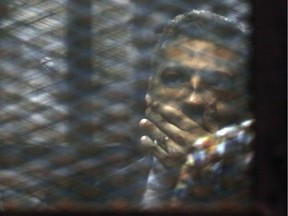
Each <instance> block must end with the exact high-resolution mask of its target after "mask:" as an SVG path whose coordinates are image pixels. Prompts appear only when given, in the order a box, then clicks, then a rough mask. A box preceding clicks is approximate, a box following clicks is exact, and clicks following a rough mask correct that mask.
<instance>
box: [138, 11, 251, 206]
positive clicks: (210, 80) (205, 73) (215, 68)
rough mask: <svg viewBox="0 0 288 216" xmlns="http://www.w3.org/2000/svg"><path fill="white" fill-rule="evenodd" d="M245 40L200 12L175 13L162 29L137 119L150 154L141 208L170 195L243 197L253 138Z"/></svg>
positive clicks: (241, 32)
mask: <svg viewBox="0 0 288 216" xmlns="http://www.w3.org/2000/svg"><path fill="white" fill-rule="evenodd" d="M248 40H249V36H248V31H247V29H244V28H243V27H242V26H240V25H238V24H237V23H236V22H234V21H233V20H230V19H228V18H225V17H222V16H220V15H216V14H213V13H210V12H206V11H196V10H194V11H192V12H190V13H187V14H184V15H179V16H177V17H176V18H175V19H174V20H172V21H171V22H170V23H168V25H167V26H166V28H165V29H164V31H163V33H162V35H161V37H160V40H159V42H158V45H157V47H156V50H155V54H154V59H153V64H154V68H155V73H154V74H153V75H152V77H151V78H150V80H149V89H148V92H147V95H146V101H147V105H148V107H147V109H146V117H147V119H142V120H141V121H140V127H141V128H142V129H144V131H145V132H146V133H147V135H145V136H143V137H141V144H142V146H143V147H144V148H146V149H148V150H150V151H151V152H152V154H153V156H154V161H153V167H152V169H151V172H150V174H149V178H148V183H147V190H146V193H145V196H144V199H143V205H144V207H145V208H153V207H161V206H163V205H170V204H171V202H172V200H174V202H176V201H180V202H182V203H184V202H188V203H189V202H194V203H197V202H207V201H216V202H217V201H218V200H221V199H222V200H225V199H226V200H227V199H231V198H235V200H237V199H238V200H239V199H240V198H241V199H242V198H243V200H246V197H247V196H248V194H249V193H248V192H247V191H249V178H248V177H247V175H246V170H247V168H248V164H249V163H250V161H251V158H252V156H251V155H252V151H251V148H250V147H251V146H250V141H251V140H252V138H253V135H252V133H251V132H250V131H249V126H250V125H251V124H252V122H253V121H252V120H251V119H252V116H251V113H250V112H249V95H248V94H247V92H246V91H247V83H248V77H249V73H248V63H249V53H250V48H249V41H248ZM239 182H240V183H241V182H242V183H243V184H242V183H241V184H239ZM237 184H238V186H239V187H238V188H237ZM239 190H242V191H245V193H244V192H243V193H242V195H239V193H238V192H237V191H239ZM240 194H241V193H240ZM192 204H193V203H192Z"/></svg>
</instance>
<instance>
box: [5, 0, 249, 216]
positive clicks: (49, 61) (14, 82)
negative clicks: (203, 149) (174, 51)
mask: <svg viewBox="0 0 288 216" xmlns="http://www.w3.org/2000/svg"><path fill="white" fill-rule="evenodd" d="M0 4H1V8H2V7H3V8H5V9H3V11H5V13H3V15H1V20H0V28H1V35H0V55H1V57H0V68H1V71H0V73H1V81H0V88H1V89H0V91H1V109H0V121H1V125H0V142H1V145H0V154H1V156H0V166H1V170H0V201H1V210H4V211H5V210H19V209H20V210H22V209H33V210H37V209H49V210H59V209H60V210H61V209H66V210H79V209H80V210H82V209H85V210H87V209H109V208H110V207H112V208H115V209H119V208H122V209H123V208H124V209H125V208H126V209H129V208H135V207H136V208H137V207H139V206H138V205H139V202H140V201H141V198H142V194H143V192H144V190H145V184H146V180H147V175H148V171H149V165H150V164H149V161H150V160H148V162H146V160H147V159H146V158H145V157H144V156H145V154H144V153H142V152H141V149H140V147H139V137H140V135H141V131H140V130H139V128H138V122H139V120H140V119H141V118H143V116H144V110H145V106H146V104H145V101H144V95H145V92H146V89H147V80H148V77H149V76H150V74H151V67H150V56H151V52H152V49H153V47H154V46H155V44H156V41H157V35H158V34H159V33H160V32H161V29H162V28H163V26H164V25H165V24H166V22H167V21H168V20H170V19H171V18H173V17H174V16H175V15H177V14H180V13H183V12H187V11H189V10H191V9H203V10H211V11H214V12H218V13H220V14H222V15H225V16H228V17H231V18H235V19H238V20H240V21H241V22H244V23H247V22H249V13H250V6H249V2H246V1H239V0H225V1H220V0H217V1H209V0H206V1H203V0H202V1H198V0H194V1H188V0H181V1H163V0H159V1H151V0H149V1H148V0H145V1H143V0H108V1H107V0H105V1H104V0H101V1H88V0H87V1H77V0H73V1H72V0H71V1H67V0H49V1H48V0H41V1H40V0H15V1H1V2H0ZM1 14H2V13H1Z"/></svg>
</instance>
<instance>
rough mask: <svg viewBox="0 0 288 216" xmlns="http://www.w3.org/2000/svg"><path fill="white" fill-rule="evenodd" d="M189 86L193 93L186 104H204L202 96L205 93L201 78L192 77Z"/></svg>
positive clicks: (197, 76)
mask: <svg viewBox="0 0 288 216" xmlns="http://www.w3.org/2000/svg"><path fill="white" fill-rule="evenodd" d="M189 85H190V89H191V92H190V93H189V95H188V97H187V98H186V100H185V102H186V103H187V104H191V105H196V104H199V105H200V104H202V103H203V102H204V101H203V98H202V96H201V92H202V91H203V89H202V80H201V77H200V76H199V75H195V76H192V77H191V79H190V83H189Z"/></svg>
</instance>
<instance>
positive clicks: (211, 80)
mask: <svg viewBox="0 0 288 216" xmlns="http://www.w3.org/2000/svg"><path fill="white" fill-rule="evenodd" d="M205 80H206V83H207V85H208V86H210V87H212V88H214V89H215V90H220V91H228V90H231V89H233V85H234V82H233V79H232V78H230V77H229V76H226V75H224V74H222V73H221V72H220V73H219V72H218V73H216V72H215V73H209V76H206V77H205Z"/></svg>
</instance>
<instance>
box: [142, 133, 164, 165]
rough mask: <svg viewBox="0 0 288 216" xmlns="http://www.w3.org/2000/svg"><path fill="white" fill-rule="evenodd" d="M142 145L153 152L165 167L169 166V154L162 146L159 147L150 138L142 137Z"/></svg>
mask: <svg viewBox="0 0 288 216" xmlns="http://www.w3.org/2000/svg"><path fill="white" fill-rule="evenodd" d="M140 143H141V145H142V146H143V147H144V148H146V149H149V150H151V151H152V152H153V154H154V156H155V157H156V158H157V159H158V160H159V161H160V162H161V163H162V164H164V165H166V166H167V165H168V164H167V158H168V154H167V152H165V151H164V150H163V149H162V148H161V147H160V146H158V145H157V144H156V143H155V142H154V141H153V140H152V139H151V138H150V137H148V136H142V137H141V138H140Z"/></svg>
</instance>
